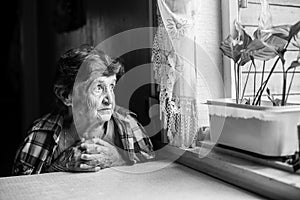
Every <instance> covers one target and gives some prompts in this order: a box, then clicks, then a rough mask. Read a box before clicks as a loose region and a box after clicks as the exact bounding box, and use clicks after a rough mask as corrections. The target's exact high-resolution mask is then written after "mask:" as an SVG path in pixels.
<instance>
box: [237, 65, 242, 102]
mask: <svg viewBox="0 0 300 200" xmlns="http://www.w3.org/2000/svg"><path fill="white" fill-rule="evenodd" d="M240 77H241V74H240V63H238V65H237V79H238V82H237V84H238V87H237V88H238V89H237V91H238V93H237V95H238V102H239V100H240V85H241V83H240V80H241V79H240Z"/></svg>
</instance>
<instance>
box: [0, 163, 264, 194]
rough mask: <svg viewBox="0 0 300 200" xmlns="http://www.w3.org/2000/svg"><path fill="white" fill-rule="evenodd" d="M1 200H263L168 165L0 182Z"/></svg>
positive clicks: (149, 164)
mask: <svg viewBox="0 0 300 200" xmlns="http://www.w3.org/2000/svg"><path fill="white" fill-rule="evenodd" d="M0 199H1V200H9V199H22V200H23V199H26V200H30V199H38V200H43V199H51V200H53V199H54V200H58V199H65V200H66V199H72V200H76V199H89V200H90V199H153V200H154V199H190V200H191V199H231V200H232V199H239V200H240V199H263V198H262V197H260V196H257V195H255V194H254V193H250V192H247V191H246V190H243V189H240V188H238V187H235V186H232V185H230V184H227V183H225V182H223V181H220V180H218V179H215V178H213V177H210V176H207V175H205V174H202V173H200V172H198V171H195V170H193V169H190V168H188V167H185V166H183V165H180V164H178V163H172V162H168V161H151V162H147V163H140V164H136V165H133V166H122V167H116V168H110V169H104V170H101V171H100V172H97V173H49V174H40V175H31V176H16V177H5V178H0Z"/></svg>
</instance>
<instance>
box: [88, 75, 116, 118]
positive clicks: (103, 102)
mask: <svg viewBox="0 0 300 200" xmlns="http://www.w3.org/2000/svg"><path fill="white" fill-rule="evenodd" d="M88 82H89V83H88V86H87V87H86V89H87V91H86V95H87V96H86V106H87V112H88V115H87V116H88V117H90V121H94V120H95V122H98V123H104V122H106V121H108V120H110V118H111V116H112V114H113V110H114V107H115V94H114V87H115V85H116V75H112V76H97V75H96V76H95V75H93V74H92V75H91V77H90V78H89V81H88Z"/></svg>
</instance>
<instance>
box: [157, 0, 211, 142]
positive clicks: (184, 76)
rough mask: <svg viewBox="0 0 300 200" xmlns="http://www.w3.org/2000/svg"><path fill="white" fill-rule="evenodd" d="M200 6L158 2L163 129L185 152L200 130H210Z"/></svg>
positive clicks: (190, 1)
mask: <svg viewBox="0 0 300 200" xmlns="http://www.w3.org/2000/svg"><path fill="white" fill-rule="evenodd" d="M197 3H199V2H198V1H197V0H180V1H176V0H158V8H159V12H158V14H157V17H158V29H157V33H156V35H155V38H154V45H153V50H152V62H153V66H154V78H155V80H156V82H157V83H158V85H159V94H160V95H159V100H160V108H161V119H162V121H163V125H164V129H165V132H166V134H167V138H168V140H169V143H170V144H172V145H175V146H179V147H184V148H187V147H191V146H193V144H195V139H196V137H197V135H198V133H199V131H200V130H201V129H200V127H207V126H208V110H207V106H206V105H204V104H203V103H204V102H206V100H207V99H208V98H209V97H210V91H209V90H208V86H207V83H206V81H205V78H204V77H203V76H202V73H201V72H200V71H199V70H201V67H200V65H199V63H198V62H199V60H200V59H198V56H199V53H198V52H197V50H198V49H197V48H198V45H197V41H198V40H199V38H197V36H198V35H199V34H198V32H199V30H200V29H199V27H197V26H198V24H197V23H196V22H197V20H198V17H199V15H198V14H199V10H198V8H199V6H200V5H199V4H197ZM202 56H203V55H202Z"/></svg>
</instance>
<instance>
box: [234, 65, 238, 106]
mask: <svg viewBox="0 0 300 200" xmlns="http://www.w3.org/2000/svg"><path fill="white" fill-rule="evenodd" d="M234 81H235V102H236V103H239V101H238V83H237V82H238V80H237V65H236V63H234Z"/></svg>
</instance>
